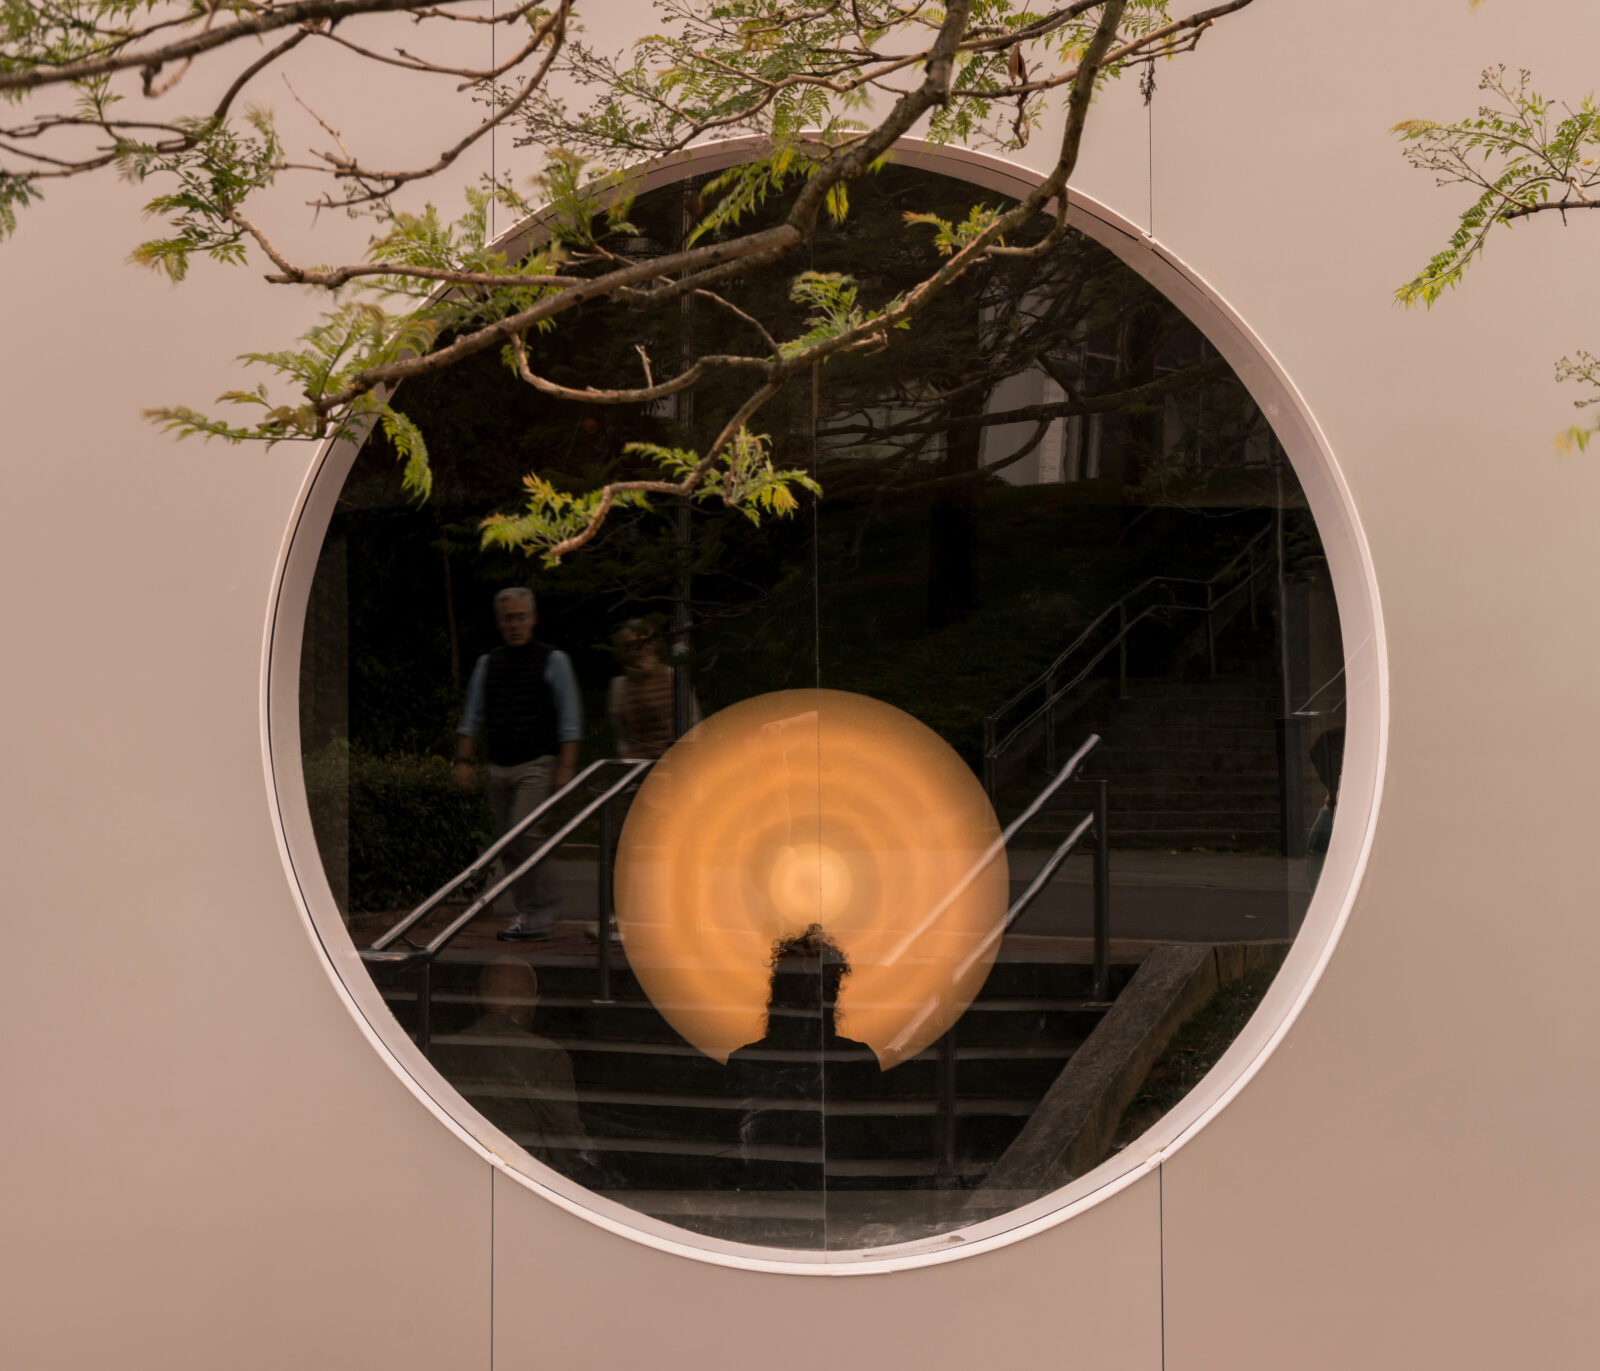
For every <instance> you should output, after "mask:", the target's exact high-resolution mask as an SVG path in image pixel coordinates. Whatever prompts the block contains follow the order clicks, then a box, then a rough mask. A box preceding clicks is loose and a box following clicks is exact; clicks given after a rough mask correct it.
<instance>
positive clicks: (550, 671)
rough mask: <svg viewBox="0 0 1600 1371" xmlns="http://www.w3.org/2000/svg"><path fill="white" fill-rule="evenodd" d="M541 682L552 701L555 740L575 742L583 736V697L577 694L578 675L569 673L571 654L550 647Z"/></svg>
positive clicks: (570, 670)
mask: <svg viewBox="0 0 1600 1371" xmlns="http://www.w3.org/2000/svg"><path fill="white" fill-rule="evenodd" d="M544 683H545V684H546V685H547V686H549V687H550V695H551V698H552V699H554V700H555V702H556V741H557V742H558V743H575V742H578V741H579V740H581V739H582V737H583V701H582V699H581V698H579V695H578V678H577V677H576V676H575V675H573V673H572V658H570V657H569V656H567V654H566V653H565V652H563V651H561V649H560V648H552V649H551V650H550V655H549V656H548V657H547V658H545V663H544Z"/></svg>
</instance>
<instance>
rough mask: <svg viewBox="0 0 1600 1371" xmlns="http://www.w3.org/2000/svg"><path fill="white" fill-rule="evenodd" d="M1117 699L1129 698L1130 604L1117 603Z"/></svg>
mask: <svg viewBox="0 0 1600 1371" xmlns="http://www.w3.org/2000/svg"><path fill="white" fill-rule="evenodd" d="M1117 698H1118V699H1119V700H1126V699H1127V698H1128V602H1127V601H1126V600H1118V601H1117Z"/></svg>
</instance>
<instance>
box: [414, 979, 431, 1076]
mask: <svg viewBox="0 0 1600 1371" xmlns="http://www.w3.org/2000/svg"><path fill="white" fill-rule="evenodd" d="M432 1041H433V958H432V957H429V958H428V959H427V960H426V961H424V962H423V963H422V975H421V977H420V978H419V979H418V982H417V1046H418V1047H419V1048H421V1049H422V1055H423V1056H424V1057H426V1056H427V1055H428V1045H429V1044H430V1043H431V1042H432Z"/></svg>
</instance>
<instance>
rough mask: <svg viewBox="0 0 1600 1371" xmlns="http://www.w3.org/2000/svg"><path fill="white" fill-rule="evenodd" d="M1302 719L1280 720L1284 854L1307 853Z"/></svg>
mask: <svg viewBox="0 0 1600 1371" xmlns="http://www.w3.org/2000/svg"><path fill="white" fill-rule="evenodd" d="M1301 723H1302V721H1301V720H1300V719H1299V718H1298V717H1297V716H1295V715H1292V714H1291V715H1289V716H1288V717H1287V718H1283V719H1279V720H1278V796H1279V799H1278V818H1279V829H1278V839H1279V847H1280V848H1281V849H1282V851H1283V855H1284V856H1285V857H1304V856H1305V855H1306V815H1305V768H1304V766H1303V765H1302V761H1301V759H1302V756H1303V753H1302V750H1301V746H1300V740H1301Z"/></svg>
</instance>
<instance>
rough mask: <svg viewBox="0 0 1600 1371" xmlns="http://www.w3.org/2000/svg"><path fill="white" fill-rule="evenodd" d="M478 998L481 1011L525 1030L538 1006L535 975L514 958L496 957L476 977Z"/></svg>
mask: <svg viewBox="0 0 1600 1371" xmlns="http://www.w3.org/2000/svg"><path fill="white" fill-rule="evenodd" d="M478 999H479V1001H480V1002H481V1003H482V1005H483V1007H484V1008H485V1009H487V1010H490V1011H491V1012H493V1013H497V1014H503V1015H504V1016H505V1017H506V1018H508V1019H510V1020H511V1022H512V1023H514V1024H516V1025H517V1026H518V1027H519V1028H527V1027H528V1026H529V1025H530V1024H531V1023H532V1022H533V1014H534V1011H535V1010H536V1009H537V1008H538V1007H539V977H538V974H537V973H536V972H535V971H534V969H533V968H532V967H531V966H529V965H528V964H527V962H524V961H520V960H518V959H517V958H516V957H496V958H495V959H494V960H493V961H492V962H490V963H489V964H488V965H487V966H485V967H484V968H483V974H482V975H481V976H480V977H479V978H478Z"/></svg>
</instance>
